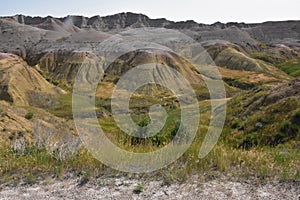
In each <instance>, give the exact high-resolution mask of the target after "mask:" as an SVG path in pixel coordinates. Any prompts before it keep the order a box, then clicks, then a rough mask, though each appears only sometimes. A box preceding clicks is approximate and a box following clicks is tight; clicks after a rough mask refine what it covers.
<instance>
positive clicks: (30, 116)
mask: <svg viewBox="0 0 300 200" xmlns="http://www.w3.org/2000/svg"><path fill="white" fill-rule="evenodd" d="M33 115H34V114H33V113H32V112H28V113H27V114H26V115H25V119H28V120H30V119H32V117H33Z"/></svg>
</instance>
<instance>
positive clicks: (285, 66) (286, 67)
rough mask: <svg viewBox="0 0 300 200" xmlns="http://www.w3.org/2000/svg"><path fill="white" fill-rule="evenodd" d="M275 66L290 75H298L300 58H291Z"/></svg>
mask: <svg viewBox="0 0 300 200" xmlns="http://www.w3.org/2000/svg"><path fill="white" fill-rule="evenodd" d="M277 67H278V68H279V69H281V70H282V71H284V72H285V73H287V74H288V75H290V76H293V77H298V76H300V59H293V60H289V61H287V62H284V63H281V64H278V65H277Z"/></svg>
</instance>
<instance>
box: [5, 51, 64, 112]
mask: <svg viewBox="0 0 300 200" xmlns="http://www.w3.org/2000/svg"><path fill="white" fill-rule="evenodd" d="M0 72H1V75H0V98H1V99H2V100H6V101H10V102H14V103H15V104H16V105H19V106H28V105H30V104H32V103H33V102H32V101H34V99H31V96H32V94H34V93H38V94H39V95H46V96H47V95H58V94H60V93H63V91H62V90H60V89H58V88H56V87H54V86H53V85H51V84H50V83H49V82H47V81H46V80H45V79H44V78H43V77H42V76H41V75H40V74H39V73H38V72H37V71H36V70H35V69H34V68H32V67H29V66H28V65H27V64H26V63H25V62H24V61H23V60H22V59H21V58H20V57H18V56H16V55H13V54H5V53H0Z"/></svg>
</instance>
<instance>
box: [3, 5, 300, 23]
mask: <svg viewBox="0 0 300 200" xmlns="http://www.w3.org/2000/svg"><path fill="white" fill-rule="evenodd" d="M299 8H300V0H273V1H272V0H247V1H245V0H244V1H243V0H205V1H202V0H148V1H147V0H70V1H67V0H51V1H50V0H48V1H47V0H44V1H42V0H5V1H3V0H2V2H1V7H0V15H1V16H7V15H15V14H25V15H32V16H37V15H39V16H47V15H51V16H59V17H61V16H66V15H69V14H72V15H85V16H94V15H100V16H105V15H111V14H115V13H119V12H135V13H143V14H146V15H148V16H149V17H151V18H162V17H163V18H167V19H169V20H174V21H184V20H189V19H192V20H194V21H197V22H201V23H214V22H216V21H221V22H232V21H234V22H248V23H251V22H263V21H270V20H273V21H275V20H276V21H277V20H288V19H290V20H300V10H299Z"/></svg>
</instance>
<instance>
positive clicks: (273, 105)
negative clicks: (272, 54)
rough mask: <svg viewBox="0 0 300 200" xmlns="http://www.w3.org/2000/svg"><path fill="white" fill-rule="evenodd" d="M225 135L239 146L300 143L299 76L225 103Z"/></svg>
mask: <svg viewBox="0 0 300 200" xmlns="http://www.w3.org/2000/svg"><path fill="white" fill-rule="evenodd" d="M227 118H228V119H227V125H228V127H230V130H227V131H228V132H231V133H230V134H229V135H226V136H225V137H228V138H229V140H231V141H233V142H234V144H235V145H237V146H238V147H244V148H250V147H253V146H257V145H261V146H263V145H270V146H276V145H278V144H281V143H284V142H287V141H290V140H294V141H295V142H296V143H297V144H298V145H299V143H300V124H299V122H300V79H294V80H292V81H290V82H288V83H284V84H278V85H275V86H272V87H267V88H259V89H257V90H252V91H249V92H246V93H243V94H241V95H239V96H237V97H235V98H234V99H232V100H231V101H230V102H229V104H228V112H227Z"/></svg>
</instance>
